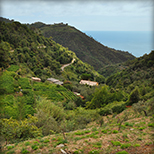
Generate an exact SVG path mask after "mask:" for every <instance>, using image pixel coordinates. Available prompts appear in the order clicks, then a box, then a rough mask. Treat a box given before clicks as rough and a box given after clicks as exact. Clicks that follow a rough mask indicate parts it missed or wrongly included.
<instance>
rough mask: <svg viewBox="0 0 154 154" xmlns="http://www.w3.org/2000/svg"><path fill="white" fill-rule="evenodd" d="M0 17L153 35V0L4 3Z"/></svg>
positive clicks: (12, 0)
mask: <svg viewBox="0 0 154 154" xmlns="http://www.w3.org/2000/svg"><path fill="white" fill-rule="evenodd" d="M0 6H1V8H0V10H1V12H0V15H1V16H2V17H5V18H9V19H14V20H16V21H19V22H21V23H34V22H37V21H41V22H44V23H47V24H53V23H60V22H63V23H68V24H69V25H71V26H74V27H76V28H78V29H79V30H82V31H88V30H93V31H151V30H153V18H154V17H153V13H154V11H153V8H154V0H123V1H122V0H25V1H24V0H1V1H0Z"/></svg>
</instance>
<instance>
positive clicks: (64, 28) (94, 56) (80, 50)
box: [28, 22, 135, 70]
mask: <svg viewBox="0 0 154 154" xmlns="http://www.w3.org/2000/svg"><path fill="white" fill-rule="evenodd" d="M28 26H29V27H35V28H39V30H40V31H41V33H42V34H43V35H44V36H45V37H48V38H49V37H52V38H53V40H54V41H55V42H57V43H59V44H61V45H63V46H64V47H67V48H68V49H69V50H71V51H73V52H75V54H76V55H77V57H78V58H79V59H81V60H82V61H83V62H87V63H88V64H90V65H92V66H93V67H94V68H95V70H99V69H100V68H102V67H104V66H106V65H111V64H117V63H122V62H125V61H127V60H131V59H134V58H135V57H134V56H133V55H131V54H130V53H128V52H124V51H119V50H115V49H112V48H109V47H107V46H104V45H103V44H101V43H99V42H97V41H96V40H94V39H93V38H92V37H89V36H87V35H86V34H85V33H83V32H81V31H79V30H78V29H76V28H75V27H72V26H69V25H68V24H63V23H60V24H53V25H46V24H44V23H41V22H36V23H34V24H31V25H28Z"/></svg>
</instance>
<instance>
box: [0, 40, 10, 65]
mask: <svg viewBox="0 0 154 154" xmlns="http://www.w3.org/2000/svg"><path fill="white" fill-rule="evenodd" d="M9 51H10V44H9V43H7V42H1V43H0V67H4V68H6V67H8V65H9V62H10V61H11V59H10V53H9Z"/></svg>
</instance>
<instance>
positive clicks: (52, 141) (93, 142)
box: [3, 108, 154, 154]
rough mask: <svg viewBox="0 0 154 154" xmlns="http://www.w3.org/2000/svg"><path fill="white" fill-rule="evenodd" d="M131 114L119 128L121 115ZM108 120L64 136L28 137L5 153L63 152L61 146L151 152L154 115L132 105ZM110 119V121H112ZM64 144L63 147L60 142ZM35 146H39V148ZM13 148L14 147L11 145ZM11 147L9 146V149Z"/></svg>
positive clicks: (5, 148) (80, 150) (77, 149)
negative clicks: (144, 114)
mask: <svg viewBox="0 0 154 154" xmlns="http://www.w3.org/2000/svg"><path fill="white" fill-rule="evenodd" d="M125 113H127V114H128V120H127V121H125V122H123V123H122V127H121V130H120V131H118V127H119V126H118V124H117V121H118V117H119V118H120V119H122V117H123V116H124V115H125ZM103 118H104V124H103V126H101V127H100V126H99V125H98V124H97V123H90V124H89V126H87V128H86V129H84V130H78V131H73V132H69V133H66V134H65V135H66V139H67V140H64V138H63V135H62V134H55V135H49V136H46V137H43V138H41V137H39V138H36V139H32V140H27V141H24V142H21V143H18V144H11V145H9V146H3V153H7V152H10V153H11V151H14V152H15V153H21V152H22V151H23V150H27V151H29V152H30V153H42V154H44V153H55V154H60V153H61V152H60V149H63V150H65V151H66V152H67V153H68V152H69V153H83V154H87V153H104V154H107V153H110V154H111V153H112V154H115V153H117V152H118V151H126V152H128V153H144V154H147V153H150V154H152V153H153V152H154V151H152V149H153V147H154V144H153V138H152V134H153V128H152V127H149V126H148V124H149V123H151V122H150V119H151V117H145V116H143V115H139V114H136V113H135V112H134V111H133V110H132V109H131V108H129V109H127V110H125V111H123V112H122V113H120V114H119V115H117V116H116V117H112V116H110V117H103ZM109 121H110V122H109ZM59 144H64V145H65V146H64V147H62V148H58V147H57V145H59ZM32 147H33V148H34V147H37V148H38V149H37V148H36V150H34V149H32ZM9 148H10V149H9ZM8 149H9V150H8Z"/></svg>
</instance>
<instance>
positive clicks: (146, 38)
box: [84, 31, 154, 57]
mask: <svg viewBox="0 0 154 154" xmlns="http://www.w3.org/2000/svg"><path fill="white" fill-rule="evenodd" d="M84 33H85V34H86V35H88V36H90V37H92V38H93V39H95V40H96V41H98V42H100V43H101V44H103V45H105V46H108V47H110V48H113V49H116V50H121V51H128V52H129V53H131V54H132V55H134V56H135V57H141V56H143V55H144V54H149V53H150V52H151V51H152V50H154V31H84Z"/></svg>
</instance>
